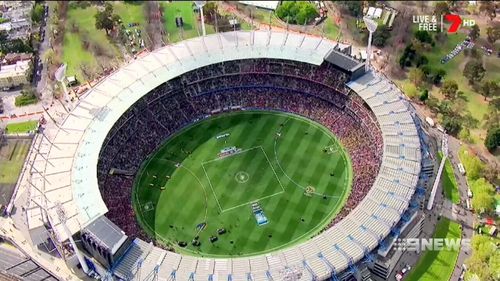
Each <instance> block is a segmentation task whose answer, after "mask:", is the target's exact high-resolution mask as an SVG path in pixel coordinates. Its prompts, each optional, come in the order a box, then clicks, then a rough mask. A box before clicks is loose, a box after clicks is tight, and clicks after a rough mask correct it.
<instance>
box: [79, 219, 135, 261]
mask: <svg viewBox="0 0 500 281" xmlns="http://www.w3.org/2000/svg"><path fill="white" fill-rule="evenodd" d="M83 231H84V232H86V233H89V234H90V235H92V237H94V239H96V238H97V241H98V242H100V244H101V245H103V246H105V247H106V248H108V249H109V250H110V252H111V253H112V254H115V253H116V251H117V250H118V249H119V248H120V246H121V245H122V244H123V242H125V240H127V235H125V233H124V232H123V230H121V229H120V228H119V227H118V226H117V225H116V224H114V223H113V222H112V221H110V220H109V219H108V218H107V217H105V216H100V217H99V218H98V219H96V220H94V221H93V222H92V223H90V224H89V225H87V226H86V227H85V228H84V229H83Z"/></svg>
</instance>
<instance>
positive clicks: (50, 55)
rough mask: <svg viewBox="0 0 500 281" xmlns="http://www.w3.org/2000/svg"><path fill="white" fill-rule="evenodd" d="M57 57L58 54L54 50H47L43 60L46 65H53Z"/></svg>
mask: <svg viewBox="0 0 500 281" xmlns="http://www.w3.org/2000/svg"><path fill="white" fill-rule="evenodd" d="M55 57H56V53H55V52H54V50H52V49H47V50H46V51H45V52H44V53H43V54H42V60H43V61H44V62H45V63H48V64H53V63H54V59H55Z"/></svg>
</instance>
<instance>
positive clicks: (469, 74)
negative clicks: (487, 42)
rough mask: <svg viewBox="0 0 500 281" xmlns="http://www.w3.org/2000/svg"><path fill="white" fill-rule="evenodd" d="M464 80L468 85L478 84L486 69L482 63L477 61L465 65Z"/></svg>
mask: <svg viewBox="0 0 500 281" xmlns="http://www.w3.org/2000/svg"><path fill="white" fill-rule="evenodd" d="M463 74H464V76H465V78H467V79H468V80H469V83H470V84H473V83H474V82H480V81H481V80H483V77H484V75H485V74H486V69H484V67H483V63H482V62H481V61H479V60H470V61H468V62H467V64H465V67H464V72H463Z"/></svg>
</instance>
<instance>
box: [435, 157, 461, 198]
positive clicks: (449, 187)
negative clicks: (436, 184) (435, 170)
mask: <svg viewBox="0 0 500 281" xmlns="http://www.w3.org/2000/svg"><path fill="white" fill-rule="evenodd" d="M438 158H439V161H441V159H442V158H443V153H442V152H441V151H440V152H439V153H438ZM442 180H443V182H442V185H443V190H444V195H445V196H446V198H448V199H449V200H450V201H451V202H453V203H454V204H458V203H460V194H459V192H458V185H457V180H456V179H455V174H454V172H453V167H452V166H451V162H450V160H449V159H446V162H445V164H444V171H443V174H442Z"/></svg>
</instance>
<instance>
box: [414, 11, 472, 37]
mask: <svg viewBox="0 0 500 281" xmlns="http://www.w3.org/2000/svg"><path fill="white" fill-rule="evenodd" d="M445 22H447V23H449V24H450V26H449V27H448V30H447V31H448V33H456V32H457V31H458V30H459V29H460V27H461V26H465V27H471V26H473V25H475V24H476V21H475V20H473V19H462V17H461V16H459V15H455V14H447V15H441V19H440V22H439V26H440V29H439V30H440V31H441V32H443V31H444V23H445ZM413 23H414V24H418V30H425V31H434V32H437V31H438V19H437V17H436V16H430V15H414V16H413Z"/></svg>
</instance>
